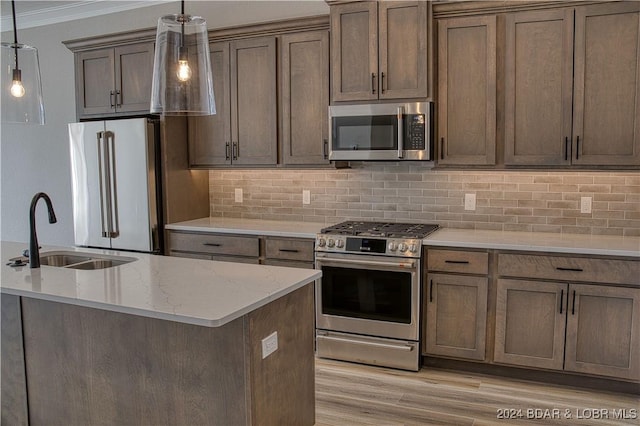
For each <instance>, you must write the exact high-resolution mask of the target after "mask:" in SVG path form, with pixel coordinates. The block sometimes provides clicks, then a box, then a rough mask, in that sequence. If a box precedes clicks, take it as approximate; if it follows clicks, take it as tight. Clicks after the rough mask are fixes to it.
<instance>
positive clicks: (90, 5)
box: [0, 0, 176, 31]
mask: <svg viewBox="0 0 640 426" xmlns="http://www.w3.org/2000/svg"><path fill="white" fill-rule="evenodd" d="M171 2H176V0H128V1H113V0H84V1H52V2H50V3H51V5H50V6H49V5H46V3H49V2H44V1H41V2H38V3H40V4H42V5H43V6H42V7H38V8H36V9H33V8H31V9H30V8H27V9H26V10H23V11H22V12H21V11H20V7H19V4H20V3H27V2H26V1H24V0H23V1H20V2H16V4H17V5H18V7H16V9H17V10H16V22H17V28H18V29H24V28H33V27H40V26H43V25H50V24H58V23H61V22H67V21H73V20H77V19H85V18H92V17H95V16H101V15H107V14H110V13H116V12H124V11H127V10H133V9H139V8H141V7H148V6H154V5H156V4H161V3H171ZM3 3H5V2H4V1H3ZM6 3H8V2H6ZM4 7H6V6H3V8H4ZM9 10H10V6H9ZM12 27H13V22H12V18H11V13H10V12H9V13H7V14H6V15H5V16H2V20H1V22H0V28H2V31H9V30H10V29H11V28H12Z"/></svg>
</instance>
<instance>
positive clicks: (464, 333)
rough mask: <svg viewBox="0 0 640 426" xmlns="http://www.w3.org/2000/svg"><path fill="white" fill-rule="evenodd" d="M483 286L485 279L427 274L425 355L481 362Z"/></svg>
mask: <svg viewBox="0 0 640 426" xmlns="http://www.w3.org/2000/svg"><path fill="white" fill-rule="evenodd" d="M487 284H488V279H487V278H486V277H464V276H456V275H443V274H429V276H428V288H427V290H426V294H425V306H426V311H427V319H426V328H427V329H426V353H427V354H430V355H444V356H452V357H458V358H465V359H475V360H484V359H485V342H486V319H487Z"/></svg>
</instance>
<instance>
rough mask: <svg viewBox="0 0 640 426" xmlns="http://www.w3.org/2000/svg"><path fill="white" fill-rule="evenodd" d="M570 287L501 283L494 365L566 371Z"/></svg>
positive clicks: (510, 281) (546, 284)
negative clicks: (566, 327) (568, 291)
mask: <svg viewBox="0 0 640 426" xmlns="http://www.w3.org/2000/svg"><path fill="white" fill-rule="evenodd" d="M566 300H567V284H559V283H548V282H536V281H525V280H505V279H499V280H498V284H497V300H496V332H495V347H494V361H495V362H498V363H504V364H514V365H523V366H529V367H538V368H548V369H554V370H562V368H563V357H564V333H565V321H566Z"/></svg>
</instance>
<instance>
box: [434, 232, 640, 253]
mask: <svg viewBox="0 0 640 426" xmlns="http://www.w3.org/2000/svg"><path fill="white" fill-rule="evenodd" d="M422 244H423V245H425V246H442V247H461V248H479V249H500V250H519V251H540V252H546V253H569V254H589V255H603V256H629V257H637V258H640V237H618V236H611V235H583V234H556V233H551V232H513V231H490V230H473V229H453V228H443V229H439V230H437V231H436V232H434V233H433V234H431V235H429V236H428V237H427V238H425V239H424V240H422Z"/></svg>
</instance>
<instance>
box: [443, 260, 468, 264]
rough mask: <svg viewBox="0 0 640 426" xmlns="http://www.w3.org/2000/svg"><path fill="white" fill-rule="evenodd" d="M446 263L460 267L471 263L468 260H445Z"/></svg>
mask: <svg viewBox="0 0 640 426" xmlns="http://www.w3.org/2000/svg"><path fill="white" fill-rule="evenodd" d="M444 263H455V264H458V265H468V264H469V261H468V260H445V261H444Z"/></svg>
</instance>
